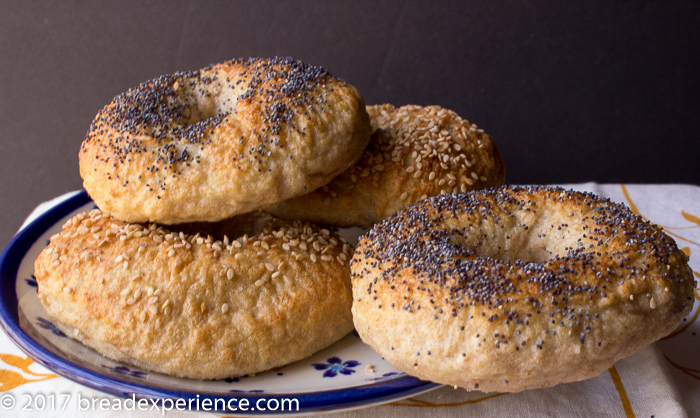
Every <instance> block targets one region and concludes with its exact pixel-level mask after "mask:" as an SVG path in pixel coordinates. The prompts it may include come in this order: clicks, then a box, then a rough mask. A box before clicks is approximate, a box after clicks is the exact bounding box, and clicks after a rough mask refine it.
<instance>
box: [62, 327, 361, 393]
mask: <svg viewBox="0 0 700 418" xmlns="http://www.w3.org/2000/svg"><path fill="white" fill-rule="evenodd" d="M49 318H50V319H51V322H52V323H53V324H54V325H55V326H56V328H58V329H59V330H60V331H61V332H63V333H64V334H65V335H66V337H69V338H71V339H73V340H76V341H78V342H80V343H81V344H83V345H85V346H86V347H89V348H91V349H93V350H95V351H96V352H97V353H98V354H100V355H102V356H104V357H107V358H109V359H111V360H114V361H118V362H121V363H125V364H128V365H131V366H136V367H138V368H141V369H144V370H147V371H149V372H155V373H162V374H167V375H170V376H175V377H180V378H186V379H196V380H216V379H225V378H228V377H237V376H245V375H248V374H251V373H262V372H264V371H267V370H270V369H274V368H275V367H281V366H284V365H287V364H291V363H294V362H296V361H299V360H303V359H305V358H307V357H310V356H312V355H313V354H315V353H316V352H318V351H321V350H323V349H325V348H328V347H330V346H331V345H333V344H335V343H336V342H338V341H340V340H341V339H342V338H343V337H345V336H346V335H348V334H349V333H350V332H352V331H353V329H354V328H350V329H349V330H347V331H345V330H341V331H340V332H339V334H338V335H337V338H334V339H332V340H330V341H328V342H326V343H324V344H321V345H319V347H318V348H316V349H312V350H310V351H309V353H308V354H306V355H302V356H299V357H298V358H294V359H287V361H282V362H277V361H274V359H271V361H270V363H269V366H267V367H264V368H259V369H254V370H253V369H250V368H245V369H241V371H240V372H235V371H233V372H230V373H222V374H219V375H216V376H201V375H196V376H195V375H192V374H189V373H182V372H180V371H178V370H169V369H167V368H164V367H162V366H159V365H157V364H147V363H144V362H142V361H139V360H138V359H135V358H134V357H132V356H129V355H127V354H125V353H124V352H122V351H121V350H119V349H118V348H117V347H115V346H114V345H112V344H110V343H108V342H101V341H97V340H95V339H93V338H91V337H90V336H88V335H86V334H84V333H82V332H81V331H80V329H78V328H74V327H72V326H69V325H65V324H63V323H62V322H60V321H58V320H57V319H56V318H54V317H53V316H51V315H50V314H49ZM226 370H231V369H226Z"/></svg>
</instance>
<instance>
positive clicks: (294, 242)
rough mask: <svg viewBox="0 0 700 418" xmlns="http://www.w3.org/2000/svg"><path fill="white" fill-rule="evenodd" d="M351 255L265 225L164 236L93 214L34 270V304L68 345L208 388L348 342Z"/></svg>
mask: <svg viewBox="0 0 700 418" xmlns="http://www.w3.org/2000/svg"><path fill="white" fill-rule="evenodd" d="M194 231H197V232H194ZM352 251H353V249H352V246H350V244H348V243H347V242H345V241H344V240H343V239H342V237H340V236H338V235H336V234H335V233H334V232H332V231H328V230H326V229H321V228H318V227H316V226H314V225H311V224H308V223H302V222H287V221H279V220H274V219H271V218H270V217H269V216H267V217H260V216H258V215H244V217H243V219H241V218H240V217H239V218H234V219H233V220H227V221H224V222H223V223H219V224H208V225H186V226H178V228H177V229H166V228H164V227H162V226H158V225H155V224H151V225H141V224H127V223H124V222H121V221H118V220H116V219H114V218H112V217H110V216H107V215H105V214H102V213H101V212H100V211H99V210H94V211H92V212H90V213H81V214H78V215H76V216H75V217H73V218H71V219H70V220H69V221H68V222H67V223H66V224H65V225H64V228H63V230H62V231H61V232H60V233H58V234H56V235H55V236H53V237H52V238H51V242H50V244H49V246H48V247H46V248H45V249H44V250H43V251H42V252H41V254H40V255H39V257H38V258H37V260H36V262H35V265H34V266H35V275H36V279H37V282H38V284H39V293H38V298H39V301H40V302H41V303H42V305H43V306H44V308H45V309H46V312H47V314H48V315H49V317H50V318H51V320H52V321H54V323H55V324H56V326H58V327H59V328H60V329H61V330H63V331H64V332H65V333H66V334H67V335H68V336H70V337H71V338H75V339H77V340H79V341H81V342H83V343H84V344H86V345H88V346H90V347H92V348H94V349H96V350H97V351H98V352H100V353H101V354H103V355H105V356H107V357H110V358H113V359H115V360H119V361H123V362H126V363H129V364H134V365H137V366H139V367H142V368H145V369H148V370H153V371H157V372H161V373H168V374H172V375H176V376H183V377H190V378H196V379H217V378H225V377H229V376H235V375H245V374H248V373H255V372H260V371H263V370H267V369H270V368H273V367H277V366H281V365H284V364H286V363H289V362H292V361H296V360H300V359H302V358H305V357H307V356H309V355H311V354H312V353H314V352H316V351H318V350H320V349H322V348H325V347H327V346H328V345H330V344H332V343H333V342H335V341H337V340H338V339H340V338H342V337H343V336H344V335H346V334H347V333H348V332H350V331H351V330H352V318H351V314H350V306H351V303H352V302H351V293H350V282H349V275H350V272H349V266H348V259H349V256H350V255H351V254H352Z"/></svg>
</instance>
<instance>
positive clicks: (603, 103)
mask: <svg viewBox="0 0 700 418" xmlns="http://www.w3.org/2000/svg"><path fill="white" fill-rule="evenodd" d="M699 5H700V3H698V2H684V1H675V2H647V1H631V2H622V1H602V2H593V1H589V2H568V1H551V2H545V1H541V2H527V1H516V2H491V1H459V2H436V1H430V2H428V1H424V2H398V1H348V2H331V1H314V2H311V1H280V2H276V1H275V2H270V1H239V2H194V1H191V2H187V1H162V2H148V3H144V2H141V1H128V2H111V1H110V2H102V3H100V2H89V3H88V2H84V3H82V2H68V1H62V2H53V3H45V2H37V3H35V2H29V1H5V0H0V141H1V142H0V144H1V145H2V148H1V151H0V179H1V181H0V202H2V203H1V204H2V207H0V248H3V247H4V246H5V245H6V244H7V243H8V242H9V240H10V238H11V236H12V234H14V232H15V231H16V229H17V228H18V227H19V225H20V224H21V222H22V220H23V219H24V217H25V216H26V215H27V214H29V212H30V211H31V209H32V208H34V207H35V206H36V205H37V204H39V203H40V202H42V201H45V200H47V199H50V198H52V197H54V196H57V195H59V194H62V193H64V192H67V191H70V190H76V189H78V188H80V187H81V180H80V177H79V174H78V159H77V153H78V148H79V146H80V143H81V141H82V140H83V137H84V135H85V132H86V131H87V129H88V126H89V125H90V122H91V120H92V118H93V117H94V115H95V114H96V113H97V111H98V110H99V109H100V108H101V107H102V106H104V105H105V104H106V103H108V102H109V101H110V100H111V99H112V98H113V97H114V96H115V95H116V94H118V93H120V92H122V91H125V90H126V89H128V88H130V87H133V86H136V85H137V84H139V83H140V82H142V81H145V80H147V79H150V78H153V77H156V76H158V75H161V74H164V73H170V72H174V71H177V70H188V69H196V68H199V67H202V66H205V65H207V64H210V63H214V62H219V61H224V60H227V59H230V58H234V57H248V56H274V55H290V56H293V57H295V58H298V59H301V60H304V61H307V62H309V63H312V64H316V65H322V66H325V67H326V68H328V69H329V70H330V71H331V72H332V73H334V74H336V75H338V76H340V77H342V78H344V79H346V80H347V81H349V82H350V83H351V84H353V85H355V86H356V87H357V88H358V89H359V90H360V91H361V92H362V94H363V96H364V97H365V100H366V102H367V103H368V104H376V103H385V102H388V103H393V104H395V105H402V104H409V103H414V104H420V105H429V104H439V105H442V106H444V107H447V108H450V109H453V110H455V111H456V112H457V113H459V114H460V115H461V116H462V117H464V118H466V119H468V120H470V121H472V122H474V123H477V124H478V125H479V126H480V127H482V128H484V129H485V130H486V132H488V133H490V134H491V135H492V136H493V137H494V139H495V141H496V143H497V145H498V146H499V148H500V150H501V153H502V154H503V157H504V159H505V162H506V167H507V182H509V183H518V184H524V183H565V182H585V181H596V182H627V183H692V184H699V183H700V176H699V175H700V169H699V168H698V167H699V165H698V162H700V158H699V157H700V153H699V152H698V151H699V148H698V146H697V145H696V142H697V138H698V132H699V129H698V128H700V81H699V79H700V6H699Z"/></svg>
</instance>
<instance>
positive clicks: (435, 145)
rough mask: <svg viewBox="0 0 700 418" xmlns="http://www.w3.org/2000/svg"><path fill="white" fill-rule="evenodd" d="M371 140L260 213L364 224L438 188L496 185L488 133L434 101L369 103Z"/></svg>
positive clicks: (496, 160)
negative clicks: (309, 188)
mask: <svg viewBox="0 0 700 418" xmlns="http://www.w3.org/2000/svg"><path fill="white" fill-rule="evenodd" d="M367 111H368V113H369V115H370V121H371V123H372V128H373V129H374V130H375V131H374V134H373V135H372V139H371V140H370V144H369V146H368V147H367V149H365V152H364V153H363V154H362V157H361V158H360V160H359V161H358V162H357V163H356V164H355V165H354V166H353V167H351V168H349V169H348V170H346V171H345V172H343V173H342V174H340V175H339V176H338V177H336V178H335V179H334V180H333V181H331V182H330V183H328V184H327V185H325V186H323V187H322V188H320V189H317V190H316V191H314V192H312V193H309V194H306V195H303V196H299V197H297V198H294V199H290V200H286V201H284V202H280V203H278V204H276V205H274V206H272V207H270V208H268V209H266V210H268V211H270V212H271V213H273V214H275V215H276V216H280V217H283V218H285V219H304V220H308V221H311V222H317V223H322V224H327V225H338V226H362V227H369V226H372V225H373V224H374V223H376V222H378V221H380V220H382V219H385V218H387V217H388V216H390V215H391V214H393V213H395V212H397V211H398V210H400V209H403V208H405V207H407V206H408V205H410V204H412V203H414V202H417V201H418V200H421V199H425V198H427V197H429V196H435V195H438V194H441V193H452V192H466V191H470V190H476V189H483V188H488V187H495V186H501V185H502V184H503V182H504V180H505V166H504V164H503V160H502V159H501V156H500V154H499V153H498V149H497V148H496V145H495V144H494V142H493V140H492V139H491V137H490V136H488V135H487V134H485V133H484V131H483V130H481V129H479V128H477V126H476V125H474V124H470V123H469V122H468V121H466V120H464V119H462V118H460V117H459V116H458V115H457V114H456V113H455V112H453V111H451V110H447V109H443V108H441V107H440V106H427V107H421V106H415V105H407V106H402V107H399V108H395V107H394V106H392V105H388V104H384V105H376V106H368V107H367Z"/></svg>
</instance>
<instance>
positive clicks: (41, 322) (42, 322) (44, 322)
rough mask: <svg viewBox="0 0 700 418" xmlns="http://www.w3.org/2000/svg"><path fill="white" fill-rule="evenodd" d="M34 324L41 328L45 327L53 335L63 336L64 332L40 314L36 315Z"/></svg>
mask: <svg viewBox="0 0 700 418" xmlns="http://www.w3.org/2000/svg"><path fill="white" fill-rule="evenodd" d="M36 324H37V325H38V326H40V327H41V328H44V329H47V330H49V331H51V333H53V335H55V336H57V337H65V336H66V334H64V333H63V331H61V330H60V329H58V328H57V327H56V325H54V324H53V322H51V321H49V320H48V319H46V318H42V317H40V316H37V317H36Z"/></svg>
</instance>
